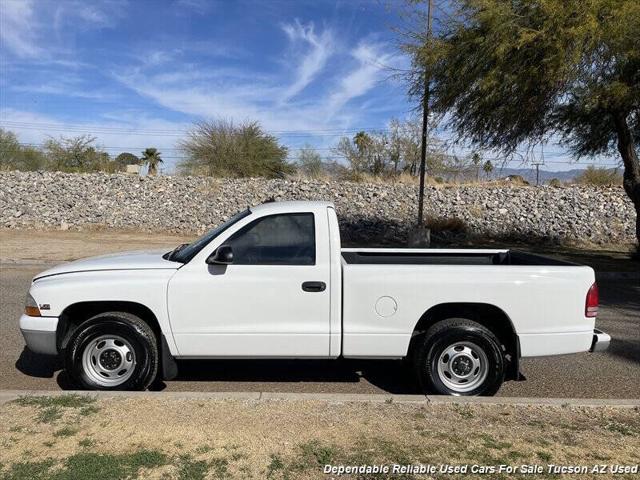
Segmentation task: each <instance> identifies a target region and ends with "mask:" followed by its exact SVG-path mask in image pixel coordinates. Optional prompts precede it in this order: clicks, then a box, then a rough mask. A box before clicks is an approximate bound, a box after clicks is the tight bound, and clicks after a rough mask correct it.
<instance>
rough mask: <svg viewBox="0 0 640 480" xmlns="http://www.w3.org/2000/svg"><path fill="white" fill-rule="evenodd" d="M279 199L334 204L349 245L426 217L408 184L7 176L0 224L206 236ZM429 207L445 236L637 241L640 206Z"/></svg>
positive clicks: (613, 197)
mask: <svg viewBox="0 0 640 480" xmlns="http://www.w3.org/2000/svg"><path fill="white" fill-rule="evenodd" d="M271 197H273V198H275V199H276V200H294V199H295V200H330V201H333V202H334V203H335V205H336V208H337V212H338V215H339V217H340V218H341V230H342V234H343V236H344V241H345V243H347V244H363V243H368V244H403V243H404V242H405V241H406V236H407V231H408V229H409V228H410V227H411V225H412V223H413V222H414V221H415V217H416V205H417V188H416V187H415V186H413V185H406V184H363V183H349V182H335V181H330V182H329V181H308V180H266V179H212V178H206V177H178V176H176V177H170V176H158V177H138V176H132V175H127V174H104V173H95V174H65V173H57V172H2V173H0V227H3V228H37V229H62V230H67V229H74V230H81V229H88V228H105V227H106V228H114V229H135V230H143V231H170V232H183V233H200V232H202V231H204V230H206V229H208V228H210V227H211V226H213V225H217V224H219V223H220V222H222V221H223V220H225V219H226V218H228V217H229V216H231V215H233V214H234V213H236V212H237V211H239V210H241V209H244V208H246V207H247V206H251V205H256V204H258V203H261V202H263V201H264V200H266V199H268V198H271ZM425 206H426V207H425V209H426V212H427V214H428V215H429V217H431V221H432V222H433V226H434V230H436V231H437V230H444V232H442V233H441V237H442V236H444V237H445V238H447V235H450V237H449V238H451V236H455V235H458V236H459V235H461V232H462V231H466V235H467V236H474V237H480V238H493V239H504V240H507V239H514V240H517V239H526V240H540V241H569V242H589V243H596V244H604V243H630V242H633V241H634V239H635V238H634V222H635V211H634V209H633V205H632V204H631V202H630V201H629V200H628V199H627V197H626V195H625V193H624V191H623V189H622V188H621V187H611V188H593V187H583V186H580V187H577V186H571V187H561V188H553V187H504V186H488V185H479V186H456V187H428V188H427V191H426V203H425ZM445 219H448V220H452V219H458V220H456V221H455V222H451V221H444V220H445ZM452 224H453V225H454V227H451V225H452ZM449 230H451V231H449Z"/></svg>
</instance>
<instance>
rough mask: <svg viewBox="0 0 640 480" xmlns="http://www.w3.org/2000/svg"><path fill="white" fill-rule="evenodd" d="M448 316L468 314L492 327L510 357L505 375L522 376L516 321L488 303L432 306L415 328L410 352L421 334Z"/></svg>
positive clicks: (470, 317) (487, 326)
mask: <svg viewBox="0 0 640 480" xmlns="http://www.w3.org/2000/svg"><path fill="white" fill-rule="evenodd" d="M448 318H466V319H468V320H472V321H474V322H477V323H479V324H480V325H482V326H484V327H486V328H487V329H489V330H491V332H493V334H494V335H495V336H496V337H497V338H498V340H499V341H500V343H501V344H502V345H503V347H504V354H505V356H506V359H507V369H506V372H505V373H506V379H511V380H518V379H519V378H520V366H519V363H520V341H519V339H518V335H517V333H516V330H515V327H514V326H513V322H512V321H511V318H510V317H509V316H508V315H507V313H506V312H505V311H504V310H502V309H501V308H500V307H497V306H495V305H492V304H489V303H473V302H451V303H441V304H438V305H434V306H433V307H431V308H429V309H428V310H427V311H425V312H424V313H423V314H422V316H421V317H420V319H419V320H418V321H417V323H416V325H415V327H414V329H413V332H412V335H411V341H410V343H409V351H408V352H407V353H408V355H411V352H412V351H413V349H414V348H415V346H416V344H417V340H418V338H419V337H420V335H421V334H423V333H424V332H426V331H427V330H428V329H429V327H431V326H432V325H435V324H436V323H438V322H440V321H442V320H446V319H448Z"/></svg>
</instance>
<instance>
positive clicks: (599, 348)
mask: <svg viewBox="0 0 640 480" xmlns="http://www.w3.org/2000/svg"><path fill="white" fill-rule="evenodd" d="M609 343H611V336H610V335H607V334H606V333H604V332H603V331H602V330H598V329H597V328H594V329H593V340H592V341H591V348H590V349H589V351H590V352H603V351H604V350H606V349H607V348H609Z"/></svg>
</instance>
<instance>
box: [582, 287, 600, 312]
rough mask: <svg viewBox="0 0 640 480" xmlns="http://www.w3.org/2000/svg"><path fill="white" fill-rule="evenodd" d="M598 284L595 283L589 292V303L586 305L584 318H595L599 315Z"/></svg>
mask: <svg viewBox="0 0 640 480" xmlns="http://www.w3.org/2000/svg"><path fill="white" fill-rule="evenodd" d="M598 303H599V298H598V284H597V283H594V284H593V285H591V288H589V291H588V292H587V301H586V302H585V305H584V316H585V317H595V316H597V315H598Z"/></svg>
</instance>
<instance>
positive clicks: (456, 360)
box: [437, 342, 489, 393]
mask: <svg viewBox="0 0 640 480" xmlns="http://www.w3.org/2000/svg"><path fill="white" fill-rule="evenodd" d="M437 371H438V378H439V379H440V381H441V382H442V383H444V385H445V386H446V387H447V388H449V389H450V390H452V391H453V392H455V393H466V392H470V391H471V390H474V389H475V388H477V387H478V386H479V385H480V384H482V382H484V380H485V379H486V378H487V374H488V372H489V361H488V359H487V355H486V354H485V353H484V351H483V350H482V349H481V348H480V347H479V346H478V345H476V344H475V343H473V342H456V343H454V344H451V345H449V346H448V347H447V348H445V349H444V350H443V351H442V353H441V354H440V357H439V358H438V368H437Z"/></svg>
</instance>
